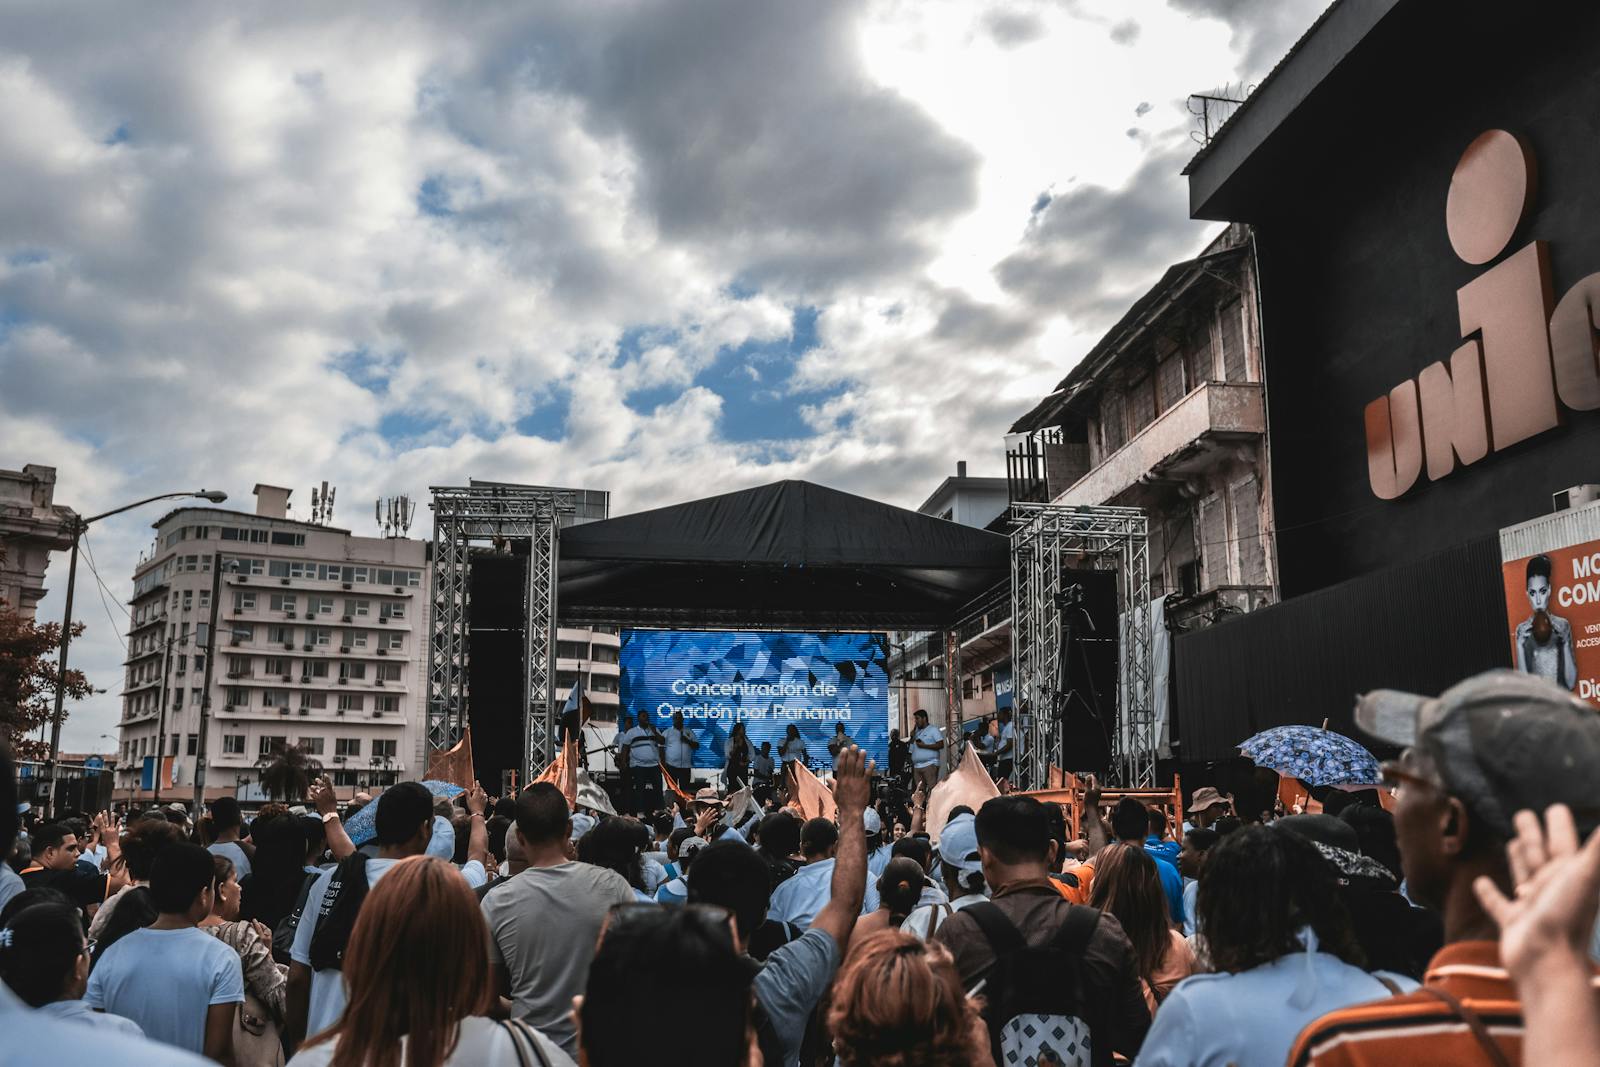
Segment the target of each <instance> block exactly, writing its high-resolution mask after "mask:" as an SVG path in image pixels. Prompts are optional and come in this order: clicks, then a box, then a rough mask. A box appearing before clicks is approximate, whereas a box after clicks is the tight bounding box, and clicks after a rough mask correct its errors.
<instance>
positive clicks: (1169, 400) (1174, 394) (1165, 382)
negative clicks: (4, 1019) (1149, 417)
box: [1156, 352, 1187, 411]
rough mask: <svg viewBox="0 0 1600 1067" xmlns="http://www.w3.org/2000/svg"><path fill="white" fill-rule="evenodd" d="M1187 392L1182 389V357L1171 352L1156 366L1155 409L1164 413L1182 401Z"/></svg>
mask: <svg viewBox="0 0 1600 1067" xmlns="http://www.w3.org/2000/svg"><path fill="white" fill-rule="evenodd" d="M1186 392H1187V390H1185V389H1184V387H1183V356H1182V354H1181V353H1178V352H1173V353H1172V354H1170V355H1168V356H1167V357H1166V358H1165V359H1163V360H1162V361H1161V362H1160V363H1157V364H1156V408H1157V410H1160V411H1165V410H1167V409H1168V408H1170V407H1171V406H1172V405H1174V404H1176V403H1177V402H1178V401H1180V400H1182V399H1183V397H1184V394H1185V393H1186Z"/></svg>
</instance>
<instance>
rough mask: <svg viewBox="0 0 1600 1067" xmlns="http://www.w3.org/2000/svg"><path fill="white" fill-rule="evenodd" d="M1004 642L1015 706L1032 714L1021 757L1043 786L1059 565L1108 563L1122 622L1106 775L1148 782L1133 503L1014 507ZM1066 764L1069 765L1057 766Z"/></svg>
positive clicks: (1141, 598) (1142, 532)
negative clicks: (1115, 579) (1008, 640)
mask: <svg viewBox="0 0 1600 1067" xmlns="http://www.w3.org/2000/svg"><path fill="white" fill-rule="evenodd" d="M1011 518H1012V534H1011V612H1012V614H1011V620H1012V621H1011V641H1012V660H1011V661H1012V673H1013V678H1014V682H1015V685H1016V704H1017V706H1018V708H1020V709H1024V710H1025V711H1026V712H1028V713H1029V716H1030V717H1029V719H1028V723H1027V729H1026V730H1025V731H1019V733H1022V734H1023V735H1024V736H1025V738H1026V744H1027V748H1026V750H1025V751H1024V752H1023V753H1022V757H1021V759H1022V764H1023V766H1024V767H1026V768H1027V771H1028V782H1029V783H1030V785H1031V786H1032V787H1033V788H1039V787H1041V786H1042V785H1044V782H1045V778H1046V776H1047V774H1048V771H1049V767H1050V764H1051V763H1052V762H1053V761H1054V757H1055V754H1056V752H1057V751H1058V750H1059V747H1060V741H1061V724H1060V723H1059V722H1058V721H1057V720H1056V719H1055V717H1054V715H1053V714H1052V709H1054V708H1055V706H1056V698H1057V696H1058V694H1057V692H1056V689H1057V686H1058V684H1059V678H1060V655H1061V633H1062V631H1061V607H1060V601H1059V596H1060V594H1061V593H1062V592H1063V585H1062V576H1063V573H1064V572H1065V571H1067V570H1071V569H1080V570H1081V569H1102V570H1115V571H1116V572H1117V576H1118V582H1117V594H1118V595H1117V601H1118V603H1117V611H1118V618H1119V620H1120V621H1119V625H1120V631H1121V632H1120V634H1119V638H1120V641H1119V645H1118V650H1117V651H1118V656H1119V670H1118V686H1117V690H1118V692H1117V705H1116V707H1117V719H1116V731H1115V733H1114V735H1113V740H1112V767H1113V769H1112V775H1113V777H1115V778H1116V779H1118V781H1117V782H1116V783H1115V784H1120V785H1124V786H1128V787H1133V788H1142V787H1147V786H1151V785H1154V784H1155V773H1156V741H1157V739H1156V731H1155V704H1154V693H1153V692H1152V688H1151V686H1152V676H1153V672H1152V669H1151V662H1150V661H1151V635H1150V610H1149V606H1150V576H1149V566H1150V561H1149V544H1148V532H1147V524H1146V519H1145V513H1144V512H1143V511H1142V510H1140V509H1139V508H1113V507H1075V506H1068V505H1062V504H1013V505H1012V506H1011ZM1063 769H1064V770H1072V769H1073V768H1071V767H1066V768H1063Z"/></svg>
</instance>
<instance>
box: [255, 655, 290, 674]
mask: <svg viewBox="0 0 1600 1067" xmlns="http://www.w3.org/2000/svg"><path fill="white" fill-rule="evenodd" d="M261 670H262V673H264V674H266V675H267V676H268V677H271V676H272V675H274V674H276V675H280V676H281V675H286V674H288V673H289V661H288V660H286V659H284V658H283V657H281V656H271V657H268V659H267V660H266V661H265V662H263V663H262V665H261Z"/></svg>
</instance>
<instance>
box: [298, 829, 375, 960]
mask: <svg viewBox="0 0 1600 1067" xmlns="http://www.w3.org/2000/svg"><path fill="white" fill-rule="evenodd" d="M366 899H367V857H366V854H365V853H362V852H356V853H354V854H352V855H349V856H346V857H345V858H344V859H342V860H340V861H339V866H337V867H335V868H334V870H333V878H332V880H330V881H329V882H328V891H327V892H326V893H324V894H323V895H322V907H321V908H320V909H319V910H318V912H317V919H316V922H317V925H316V928H315V931H314V932H313V933H312V935H311V968H312V970H317V971H327V970H334V971H338V970H343V969H344V950H345V946H346V945H347V944H349V942H350V931H351V930H354V929H355V926H356V915H357V914H359V913H360V911H361V905H362V902H363V901H365V900H366ZM300 921H301V922H304V921H305V918H304V917H303V916H302V917H301V920H300Z"/></svg>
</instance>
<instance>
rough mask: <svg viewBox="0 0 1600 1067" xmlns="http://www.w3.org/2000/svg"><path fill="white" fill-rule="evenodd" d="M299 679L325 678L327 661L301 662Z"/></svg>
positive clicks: (309, 660) (312, 660)
mask: <svg viewBox="0 0 1600 1067" xmlns="http://www.w3.org/2000/svg"><path fill="white" fill-rule="evenodd" d="M300 673H301V677H310V678H326V677H327V676H328V661H327V660H325V659H308V660H303V661H302V662H301V664H300Z"/></svg>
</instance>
